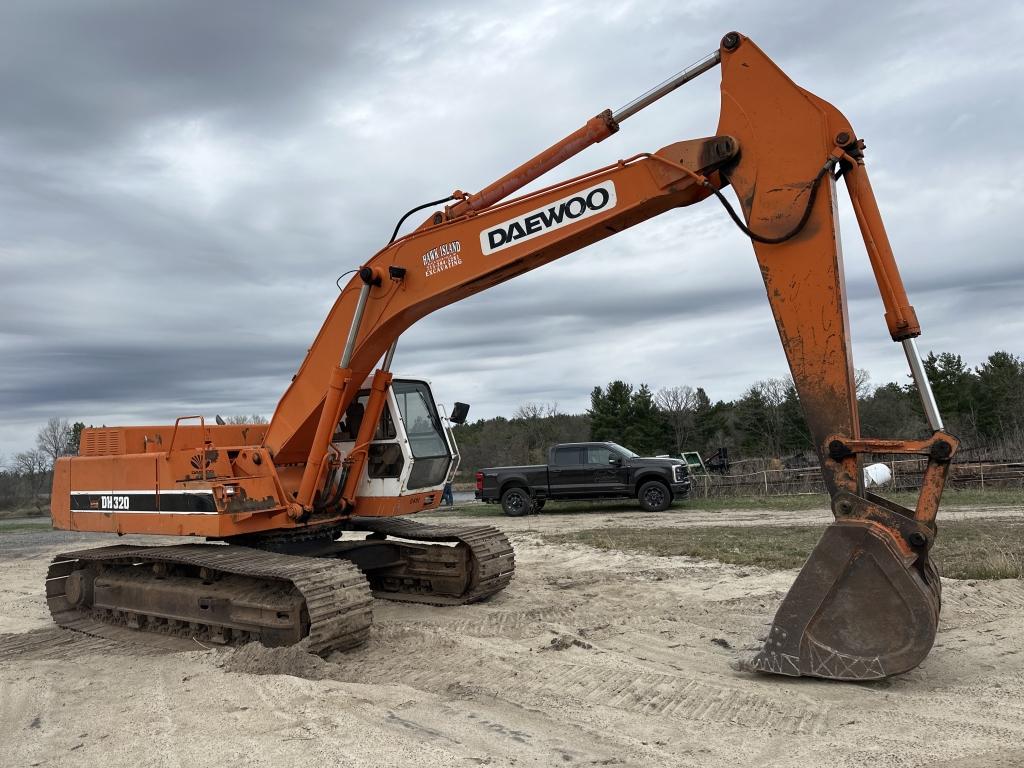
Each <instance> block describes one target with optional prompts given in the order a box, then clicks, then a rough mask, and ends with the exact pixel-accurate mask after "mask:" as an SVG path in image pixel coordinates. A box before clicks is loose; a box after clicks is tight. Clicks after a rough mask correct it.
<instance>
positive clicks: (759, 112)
mask: <svg viewBox="0 0 1024 768" xmlns="http://www.w3.org/2000/svg"><path fill="white" fill-rule="evenodd" d="M719 65H720V66H721V75H722V83H721V97H722V100H721V117H720V121H719V125H718V133H717V135H715V136H711V137H708V138H701V139H694V140H689V141H680V142H678V143H674V144H670V145H668V146H666V147H664V148H662V149H660V150H658V151H657V152H653V153H648V152H644V153H640V154H636V155H633V156H632V157H629V158H627V159H624V160H620V161H619V162H617V163H615V164H614V165H609V166H607V167H604V168H598V169H596V170H594V171H590V172H588V173H584V174H582V175H580V176H577V177H575V178H572V179H568V180H566V181H562V182H559V183H557V184H553V185H551V186H548V187H545V188H543V189H540V190H538V191H535V192H531V193H529V194H525V195H523V196H520V197H516V198H514V199H509V196H510V195H511V194H512V193H514V192H515V191H516V190H518V189H520V188H521V187H523V186H524V185H526V184H528V183H529V182H531V181H533V180H534V179H536V178H538V177H539V176H541V175H542V174H544V173H546V172H547V171H549V170H550V169H552V168H554V167H555V166H557V165H558V164H560V163H562V162H563V161H565V160H566V159H568V158H569V157H571V156H573V155H575V154H576V153H578V152H580V151H581V150H583V149H584V148H586V147H588V146H590V145H592V144H594V143H596V142H599V141H602V140H604V139H606V138H608V137H609V136H611V135H612V134H613V133H615V132H616V131H618V129H619V126H620V124H621V123H622V122H623V121H624V120H626V119H627V118H629V117H630V116H632V115H634V114H635V113H636V112H638V111H639V110H641V109H643V108H645V107H647V106H648V105H650V104H651V103H653V102H654V101H656V100H657V99H659V98H661V97H663V96H664V95H666V94H667V93H669V92H671V91H673V90H675V89H676V88H678V87H680V86H681V85H683V84H684V83H686V82H688V81H690V80H692V79H693V78H695V77H697V76H698V75H700V74H702V73H704V72H707V71H709V70H711V69H713V68H714V67H716V66H719ZM839 179H842V180H843V181H844V182H845V184H846V187H847V190H848V191H849V195H850V198H851V200H852V202H853V208H854V211H855V214H856V218H857V221H858V224H859V225H860V231H861V235H862V236H863V239H864V243H865V245H866V248H867V254H868V257H869V259H870V261H871V266H872V268H873V271H874V275H875V278H876V279H877V282H878V286H879V289H880V292H881V297H882V301H883V304H884V306H885V321H886V324H887V326H888V330H889V334H890V335H891V337H892V339H893V340H894V341H897V342H900V343H901V344H902V346H903V348H904V351H905V353H906V356H907V359H908V361H909V364H910V369H911V372H912V375H913V377H914V380H915V381H916V384H917V388H918V390H919V391H920V394H921V399H922V402H923V405H924V411H925V414H926V417H927V420H928V422H929V424H930V427H931V430H932V434H931V436H930V437H928V438H926V439H921V440H883V439H875V438H865V437H862V436H861V434H860V427H859V422H858V417H857V399H856V395H855V391H856V390H855V386H854V378H853V361H852V359H851V350H850V330H849V319H848V316H847V304H846V296H845V287H844V280H843V264H842V257H841V251H840V242H839V230H838V222H837V214H836V182H837V181H838V180H839ZM726 186H732V188H733V190H734V191H735V193H736V196H737V198H738V201H739V208H740V212H739V213H737V212H736V211H735V210H734V209H733V207H732V205H731V204H730V203H729V201H728V200H727V198H725V197H724V196H723V195H722V190H723V189H724V188H725V187H726ZM711 196H714V197H716V198H718V200H719V201H720V202H721V203H722V204H723V205H724V206H725V209H726V211H727V212H728V214H729V215H730V216H731V218H732V219H733V221H734V222H735V224H736V225H737V226H738V227H739V228H740V229H741V230H742V231H743V232H744V233H745V234H746V235H747V237H749V238H750V240H751V241H752V243H753V247H754V252H755V255H756V257H757V262H758V266H759V267H760V269H761V273H762V275H763V277H764V283H765V287H766V289H767V294H768V301H769V303H770V304H771V308H772V312H773V313H774V316H775V320H776V323H777V325H778V330H779V334H780V336H781V339H782V345H783V348H784V349H785V352H786V356H787V358H788V361H789V365H790V370H791V371H792V376H793V381H794V382H795V384H796V388H797V392H798V393H799V398H800V403H801V405H802V407H803V410H804V414H805V416H806V420H807V424H808V426H809V428H810V432H811V435H812V437H813V441H814V444H815V446H816V448H817V452H818V456H819V458H820V461H821V471H822V475H823V477H824V481H825V485H826V487H827V489H828V491H829V493H830V495H831V498H832V509H833V512H834V514H835V521H834V522H833V523H831V524H830V525H829V526H828V528H826V530H825V532H824V534H823V536H822V538H821V540H820V541H819V543H818V544H817V546H816V547H815V548H814V550H813V552H812V553H811V555H810V557H809V559H808V560H807V562H806V564H805V565H804V567H803V569H802V570H801V571H800V573H799V575H798V576H797V578H796V581H795V583H794V584H793V587H792V589H791V590H790V591H789V593H788V594H787V596H786V597H785V599H784V600H783V602H782V604H781V607H780V608H779V610H778V613H777V615H776V617H775V620H774V623H773V624H772V626H771V628H770V630H769V633H768V636H767V637H766V639H765V642H764V645H763V647H762V648H761V650H760V651H759V652H757V653H756V655H754V656H752V657H751V658H750V659H748V660H747V661H746V662H745V665H746V668H748V669H750V670H755V671H759V672H767V673H776V674H783V675H809V676H816V677H823V678H832V679H840V680H866V679H877V678H882V677H886V676H888V675H892V674H897V673H900V672H904V671H906V670H909V669H912V668H913V667H915V666H916V665H917V664H919V663H920V662H921V660H922V659H923V658H924V657H925V656H926V655H927V653H928V651H929V650H930V648H931V645H932V642H933V641H934V638H935V632H936V625H937V622H938V617H939V605H940V583H939V577H938V573H937V570H936V567H935V564H934V562H933V561H932V559H931V557H930V554H929V553H930V550H931V548H932V544H933V543H934V541H935V536H936V524H935V516H936V512H937V510H938V505H939V499H940V496H941V494H942V489H943V485H944V483H945V480H946V475H947V473H948V469H949V464H950V460H951V458H952V457H953V455H954V453H955V451H956V449H957V440H956V438H954V437H953V436H951V435H949V434H947V433H946V432H944V431H943V427H942V422H941V420H940V417H939V413H938V409H937V407H936V405H935V399H934V397H933V396H932V393H931V390H930V387H929V384H928V380H927V378H926V376H925V374H924V370H923V367H922V364H921V359H920V356H919V354H918V350H917V347H916V343H915V337H917V336H918V335H919V334H920V327H919V325H918V322H917V318H916V316H915V313H914V309H913V307H912V306H911V305H910V303H909V301H908V299H907V296H906V293H905V291H904V288H903V284H902V281H901V279H900V275H899V272H898V271H897V268H896V263H895V261H894V259H893V255H892V250H891V248H890V245H889V242H888V239H887V237H886V234H885V229H884V228H883V225H882V219H881V217H880V215H879V212H878V208H877V205H876V203H875V198H874V195H873V193H872V191H871V186H870V184H869V183H868V177H867V172H866V170H865V167H864V143H863V141H861V140H860V139H859V138H858V137H857V134H856V133H855V132H854V130H853V128H852V127H851V125H850V123H849V122H848V121H847V120H846V118H845V117H843V115H842V114H841V113H840V112H839V111H838V110H837V109H835V107H833V106H832V105H831V104H829V103H827V102H825V101H823V100H822V99H820V98H818V97H816V96H814V95H813V94H811V93H809V92H807V91H805V90H803V89H802V88H800V87H798V86H797V85H795V84H794V83H793V82H792V81H791V80H790V79H789V78H788V77H787V76H786V75H785V74H784V73H783V72H782V71H781V70H780V69H779V68H778V67H777V66H776V65H775V64H774V63H773V62H772V61H771V60H770V59H769V58H768V57H767V56H766V55H765V54H764V53H762V51H761V50H760V49H759V48H758V47H757V46H756V45H755V44H754V43H753V42H751V41H750V40H749V39H747V38H745V37H743V36H742V35H740V34H738V33H735V32H730V33H729V34H727V35H726V36H725V37H724V38H723V39H722V41H721V45H720V47H719V48H718V50H716V51H714V52H713V53H712V54H711V55H709V56H708V57H707V58H705V59H704V60H703V61H701V62H700V63H698V64H696V65H694V66H693V67H691V68H689V69H687V70H685V71H684V72H682V73H680V74H678V75H677V76H675V77H673V78H672V79H670V80H668V81H666V82H664V83H662V84H661V85H660V86H658V87H656V88H654V89H652V90H651V91H648V92H647V93H645V94H643V95H642V96H641V97H639V98H638V99H636V100H634V101H632V102H630V103H629V104H627V105H626V106H625V107H623V108H622V109H619V110H618V111H615V112H612V111H610V110H608V111H605V112H602V113H601V114H599V115H597V116H596V117H594V118H592V119H590V120H589V121H587V123H586V124H585V125H584V126H583V127H582V128H580V129H579V130H578V131H576V132H574V133H572V134H571V135H569V136H568V137H566V138H565V139H563V140H562V141H560V142H558V143H557V144H555V145H554V146H552V147H551V148H549V149H548V150H546V151H544V152H542V153H541V154H539V155H537V156H536V157H534V158H533V159H531V160H529V161H528V162H527V163H525V164H524V165H522V166H520V167H519V168H517V169H515V170H514V171H512V172H511V173H509V174H507V175H506V176H504V177H502V178H501V179H499V180H497V181H496V182H494V183H493V184H491V185H490V186H488V187H486V188H485V189H483V190H482V191H480V192H478V193H476V194H465V193H462V192H455V193H454V194H453V195H452V196H451V197H450V198H448V199H446V200H439V201H435V202H434V203H429V204H427V205H425V206H421V209H422V208H430V209H433V210H435V211H436V212H434V213H433V214H432V215H431V216H430V217H429V218H428V219H427V220H426V221H425V222H423V223H422V224H421V225H420V226H419V227H418V228H416V229H415V230H414V231H412V232H410V233H409V234H406V235H404V236H401V237H398V236H397V235H398V232H399V228H400V227H401V224H402V221H400V222H399V227H396V229H395V236H393V237H392V241H391V242H390V243H389V244H388V245H387V246H386V247H384V248H383V249H381V250H380V251H379V252H378V253H376V254H375V255H374V256H373V257H372V258H370V259H369V260H367V261H366V262H365V264H363V266H362V267H361V268H360V269H359V270H358V271H357V272H356V274H355V275H354V276H353V277H352V278H351V281H350V282H349V283H348V284H347V285H346V286H345V287H344V288H343V289H342V291H341V294H340V295H339V296H338V298H337V300H336V302H335V304H334V306H333V308H332V309H331V311H330V314H329V315H328V317H327V319H326V321H325V322H324V324H323V327H322V328H321V330H320V332H319V334H318V335H317V337H316V340H315V341H314V342H313V345H312V347H310V349H309V352H308V354H307V356H306V358H305V361H304V362H303V363H302V366H301V367H300V368H299V371H298V373H297V374H296V376H295V377H294V379H293V381H292V383H291V386H290V387H288V389H287V391H286V392H285V393H284V396H283V397H282V398H281V400H280V403H279V404H278V406H277V409H276V411H275V413H274V416H273V419H272V420H271V421H270V423H269V424H268V425H256V424H249V425H222V424H207V423H206V422H205V420H203V419H201V418H199V417H188V418H183V419H179V420H178V421H177V422H176V423H175V424H174V425H168V426H157V427H122V428H98V429H93V428H90V429H87V430H85V431H84V432H83V434H82V439H81V448H80V451H79V455H78V456H75V457H70V458H64V459H60V460H59V461H58V462H57V465H56V469H55V473H54V485H53V503H52V505H53V510H52V511H53V521H54V525H55V527H57V528H62V529H67V530H75V531H103V532H116V533H118V534H125V533H131V534H150V535H154V534H156V535H162V536H194V537H203V538H205V539H206V540H207V541H206V543H188V544H171V545H166V544H164V545H160V546H152V545H150V546H133V545H116V546H108V547H103V548H99V549H87V550H83V551H77V552H68V553H65V554H62V555H60V556H58V557H57V558H56V559H55V560H54V562H53V563H52V565H51V567H50V570H49V573H48V576H47V582H46V595H47V599H48V603H49V606H50V610H51V613H52V615H53V617H54V619H55V620H56V622H57V623H58V624H60V625H62V626H65V627H69V628H72V629H77V630H80V631H84V632H89V633H94V634H99V635H108V636H109V635H124V634H126V633H129V632H137V631H140V630H142V631H146V632H148V633H151V635H152V637H153V638H154V639H156V640H161V637H162V639H165V640H167V641H168V642H170V641H174V640H176V639H178V638H182V637H184V638H189V637H192V638H196V639H198V640H206V641H211V642H219V643H241V642H247V641H251V640H258V641H260V642H262V643H264V644H265V645H270V646H274V645H287V644H292V643H299V642H302V643H305V644H306V647H308V648H309V650H311V651H313V652H316V653H321V654H325V653H328V652H331V651H335V650H342V649H346V648H350V647H353V646H355V645H357V644H359V643H361V642H364V641H365V639H366V637H367V634H368V630H369V625H370V620H371V604H372V600H371V594H372V595H373V596H376V597H380V598H392V599H398V600H407V601H419V602H425V603H431V604H440V605H445V604H461V603H468V602H473V601H475V600H480V599H483V598H486V597H488V596H489V595H492V594H494V593H495V592H497V591H499V590H501V589H503V588H504V587H505V586H506V585H507V584H508V583H509V581H510V579H511V576H512V571H513V567H514V559H513V552H512V548H511V546H510V545H509V542H508V541H507V539H506V538H505V537H504V536H503V535H502V534H501V533H500V532H499V531H497V530H496V529H494V528H492V527H488V526H466V525H444V526H434V525H426V524H422V523H419V522H416V521H413V520H409V519H408V518H404V517H402V516H405V515H409V514H412V513H416V512H422V511H426V510H431V509H434V508H435V507H437V506H438V504H439V502H440V497H441V490H442V488H443V486H444V483H445V482H446V481H447V480H449V479H450V477H451V476H452V474H453V472H454V466H455V464H456V462H457V449H456V447H455V442H454V439H453V438H452V434H451V429H450V426H449V424H450V422H451V421H456V422H458V421H460V419H464V418H465V410H466V409H465V408H464V407H462V406H461V405H460V406H457V407H456V409H455V412H453V414H452V418H451V419H448V418H446V417H444V416H443V415H442V414H443V412H441V411H439V409H438V406H437V404H436V403H435V401H434V397H433V394H432V392H431V390H430V387H429V384H428V383H427V382H426V381H423V380H420V379H415V378H402V377H397V376H394V375H393V374H392V372H391V364H392V361H393V358H394V355H395V348H396V344H397V342H398V339H399V337H400V335H401V334H402V333H403V332H404V331H405V330H406V329H407V328H409V327H410V326H411V325H412V324H413V323H414V322H416V321H417V320H419V319H420V318H422V317H424V316H425V315H427V314H429V313H430V312H432V311H434V310H436V309H439V308H441V307H444V306H448V305H449V304H452V303H453V302H456V301H459V300H460V299H463V298H466V297H468V296H471V295H473V294H476V293H479V292H480V291H483V290H485V289H487V288H490V287H491V286H493V285H497V284H498V283H502V282H504V281H506V280H510V279H512V278H513V277H516V276H517V275H520V274H523V273H524V272H527V271H529V270H531V269H534V268H536V267H539V266H541V265H543V264H546V263H548V262H550V261H553V260H554V259H557V258H559V257H561V256H564V255H565V254H567V253H571V252H573V251H576V250H578V249H580V248H583V247H584V246H587V245H589V244H591V243H594V242H596V241H598V240H601V239H603V238H606V237H609V236H611V235H614V234H615V233H616V232H620V231H621V230H623V229H626V228H628V227H631V226H633V225H634V224H639V223H640V222H642V221H644V220H646V219H650V218H652V217H654V216H657V215H659V214H662V213H666V212H667V211H670V210H672V209H674V208H679V207H682V206H687V205H692V204H693V203H697V202H699V201H701V200H704V199H705V198H707V197H711ZM445 203H448V205H444V207H443V208H442V207H441V206H442V205H443V204H445ZM416 210H420V209H414V211H416ZM414 211H412V212H410V213H413V212H414ZM408 215H409V214H407V215H406V216H408ZM404 218H405V217H403V221H404ZM628 279H629V280H630V281H631V282H643V281H644V280H653V279H656V278H655V276H654V275H649V274H645V273H644V271H643V269H642V268H639V267H637V268H635V269H631V270H630V274H629V276H628ZM196 420H198V423H192V422H195V421H196ZM871 453H889V454H920V455H923V456H926V457H927V469H926V471H925V473H924V479H923V487H922V489H921V492H920V497H919V500H918V502H917V506H916V508H915V509H906V508H904V507H901V506H899V505H897V504H895V503H893V502H891V501H888V500H886V499H884V498H882V497H880V496H877V495H875V494H873V493H871V492H869V491H866V490H865V488H864V483H863V478H862V473H861V470H860V466H861V462H862V458H863V457H864V456H865V455H866V454H871Z"/></svg>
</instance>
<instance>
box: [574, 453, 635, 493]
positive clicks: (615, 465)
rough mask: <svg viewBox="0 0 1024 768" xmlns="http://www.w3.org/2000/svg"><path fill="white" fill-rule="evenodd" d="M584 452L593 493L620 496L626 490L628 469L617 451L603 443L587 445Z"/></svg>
mask: <svg viewBox="0 0 1024 768" xmlns="http://www.w3.org/2000/svg"><path fill="white" fill-rule="evenodd" d="M584 452H585V456H584V459H585V462H586V465H585V466H586V468H587V472H588V474H589V475H590V478H591V486H592V489H593V493H594V495H596V496H621V495H622V494H623V493H625V492H626V491H627V488H628V474H629V470H628V468H627V467H626V466H625V462H624V461H623V458H622V456H621V455H619V453H618V452H616V451H613V450H612V449H611V448H609V447H608V446H605V445H588V446H587V447H586V448H585V449H584Z"/></svg>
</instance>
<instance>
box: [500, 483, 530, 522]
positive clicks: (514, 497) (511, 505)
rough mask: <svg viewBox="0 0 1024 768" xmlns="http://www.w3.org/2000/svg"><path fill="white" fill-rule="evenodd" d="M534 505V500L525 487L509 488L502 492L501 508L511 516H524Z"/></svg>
mask: <svg viewBox="0 0 1024 768" xmlns="http://www.w3.org/2000/svg"><path fill="white" fill-rule="evenodd" d="M532 507H533V500H532V499H531V498H530V494H529V492H528V491H527V490H526V489H525V488H509V489H508V490H507V491H505V492H504V493H503V494H501V509H502V511H504V513H505V514H506V515H508V516H509V517H522V516H523V515H525V514H527V513H528V512H529V511H530V509H531V508H532Z"/></svg>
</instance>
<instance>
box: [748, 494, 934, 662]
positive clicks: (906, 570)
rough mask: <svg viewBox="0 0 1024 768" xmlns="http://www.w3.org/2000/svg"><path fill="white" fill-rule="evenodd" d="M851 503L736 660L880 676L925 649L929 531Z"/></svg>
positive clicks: (930, 612) (920, 656) (930, 594)
mask: <svg viewBox="0 0 1024 768" xmlns="http://www.w3.org/2000/svg"><path fill="white" fill-rule="evenodd" d="M858 501H859V502H861V503H860V504H858V505H857V506H858V507H860V509H859V510H857V511H856V512H854V513H853V514H854V515H856V517H850V518H843V519H840V520H837V521H836V522H834V523H832V524H831V525H830V526H829V527H828V528H827V529H825V533H824V534H823V535H822V537H821V540H820V541H819V542H818V544H817V546H815V548H814V550H813V551H812V552H811V556H810V557H809V558H808V559H807V562H806V563H804V567H803V568H802V569H801V571H800V573H799V574H798V575H797V577H796V581H795V582H794V583H793V586H792V587H791V588H790V590H789V593H788V594H787V595H786V597H785V599H784V600H783V601H782V605H781V606H780V607H779V610H778V613H777V614H776V615H775V621H774V622H773V623H772V626H771V629H770V631H769V633H768V637H767V638H766V640H765V643H764V646H763V647H762V649H761V650H760V651H759V652H758V653H757V654H756V655H755V656H754V657H753V658H752V659H750V660H748V661H744V662H741V663H740V666H741V668H743V669H746V670H751V671H757V672H767V673H773V674H778V675H792V676H801V675H806V676H811V677H823V678H829V679H833V680H879V679H881V678H884V677H888V676H889V675H896V674H899V673H901V672H906V671H908V670H910V669H913V668H914V667H916V666H917V665H918V664H920V663H921V661H922V660H924V658H925V656H927V655H928V652H929V651H930V650H931V647H932V643H933V642H934V641H935V632H936V629H937V628H938V621H939V605H940V593H941V585H940V582H939V577H938V572H937V570H936V568H935V566H934V564H933V563H931V562H930V561H929V559H928V550H929V549H930V548H931V544H932V541H933V540H934V532H933V531H932V530H931V529H930V528H928V527H926V526H923V525H921V524H920V523H917V522H916V521H914V520H913V518H912V517H909V516H905V515H903V514H897V513H894V512H892V511H890V510H888V509H883V508H881V507H879V506H876V505H873V504H868V503H866V502H864V500H862V499H858ZM910 514H912V513H910V512H909V511H908V512H907V515H910Z"/></svg>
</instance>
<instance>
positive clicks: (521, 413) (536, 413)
mask: <svg viewBox="0 0 1024 768" xmlns="http://www.w3.org/2000/svg"><path fill="white" fill-rule="evenodd" d="M557 415H558V403H523V404H522V405H520V406H519V407H518V408H516V409H515V411H514V412H513V413H512V418H513V419H549V418H551V417H552V416H557Z"/></svg>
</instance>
